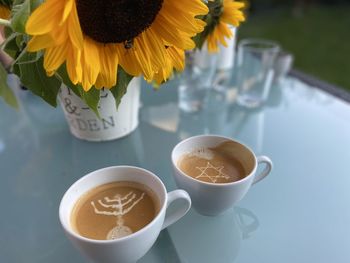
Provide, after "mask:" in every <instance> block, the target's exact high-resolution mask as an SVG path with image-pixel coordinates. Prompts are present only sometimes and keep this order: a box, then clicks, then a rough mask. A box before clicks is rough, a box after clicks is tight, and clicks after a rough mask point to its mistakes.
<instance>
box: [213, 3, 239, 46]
mask: <svg viewBox="0 0 350 263" xmlns="http://www.w3.org/2000/svg"><path fill="white" fill-rule="evenodd" d="M243 7H244V3H242V2H236V1H234V0H223V3H222V12H221V14H220V15H219V17H218V19H217V21H216V25H215V28H214V29H213V31H212V32H211V33H210V34H209V35H208V38H207V42H208V51H209V52H216V51H218V44H219V43H221V44H222V45H224V46H225V47H227V43H226V40H225V38H231V37H232V31H231V30H230V28H229V25H232V26H235V27H238V26H239V24H240V22H243V21H244V20H245V18H244V15H243V12H242V11H241V10H240V9H241V8H243Z"/></svg>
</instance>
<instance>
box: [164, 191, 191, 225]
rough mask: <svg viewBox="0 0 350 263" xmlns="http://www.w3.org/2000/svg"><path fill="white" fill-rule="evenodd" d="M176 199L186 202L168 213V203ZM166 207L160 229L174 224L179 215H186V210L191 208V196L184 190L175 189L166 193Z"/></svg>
mask: <svg viewBox="0 0 350 263" xmlns="http://www.w3.org/2000/svg"><path fill="white" fill-rule="evenodd" d="M178 199H183V200H185V201H186V203H185V204H184V205H182V206H181V207H179V208H178V209H177V210H175V211H172V212H171V213H168V207H169V205H170V204H171V203H172V202H174V201H176V200H178ZM166 207H167V211H166V214H165V219H164V223H163V226H162V230H163V229H164V228H167V227H168V226H170V225H172V224H174V223H175V222H176V221H177V220H179V219H180V218H181V217H183V216H184V215H186V213H187V212H188V210H190V208H191V197H190V196H189V195H188V193H187V192H186V191H184V190H175V191H172V192H169V193H168V202H167V204H166Z"/></svg>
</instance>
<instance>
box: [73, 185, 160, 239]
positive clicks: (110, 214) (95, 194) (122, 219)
mask: <svg viewBox="0 0 350 263" xmlns="http://www.w3.org/2000/svg"><path fill="white" fill-rule="evenodd" d="M158 210H159V204H158V200H157V198H156V195H155V193H153V191H152V190H151V189H149V188H148V187H146V186H145V185H142V184H138V183H135V182H115V183H110V184H105V185H101V186H98V187H96V188H94V189H92V190H90V191H89V192H87V193H86V194H84V195H83V196H81V197H80V199H79V200H78V202H77V203H76V204H75V207H74V209H73V211H72V216H71V223H72V226H73V229H74V230H75V231H76V232H77V233H78V234H80V235H82V236H84V237H87V238H91V239H97V240H110V239H118V238H121V237H124V236H127V235H130V234H132V233H134V232H136V231H138V230H140V229H142V228H143V227H145V226H146V225H147V224H149V223H150V222H151V221H152V220H153V219H154V217H155V216H156V215H157V213H158Z"/></svg>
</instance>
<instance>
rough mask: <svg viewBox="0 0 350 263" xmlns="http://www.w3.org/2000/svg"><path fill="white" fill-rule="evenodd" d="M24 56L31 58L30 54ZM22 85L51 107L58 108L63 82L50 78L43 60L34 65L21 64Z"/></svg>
mask: <svg viewBox="0 0 350 263" xmlns="http://www.w3.org/2000/svg"><path fill="white" fill-rule="evenodd" d="M24 56H31V55H29V53H27V54H25V55H24ZM18 66H19V69H20V79H21V82H22V84H23V85H24V86H25V87H26V88H28V89H29V90H31V91H32V92H33V93H34V94H36V95H38V96H39V97H41V98H42V99H44V100H45V101H46V102H47V103H49V104H50V105H51V106H54V107H56V106H57V94H58V91H59V89H60V86H61V82H60V81H59V80H58V79H57V78H56V77H48V76H47V75H46V72H45V69H44V68H43V58H40V59H39V60H38V61H36V62H34V63H25V64H19V65H18Z"/></svg>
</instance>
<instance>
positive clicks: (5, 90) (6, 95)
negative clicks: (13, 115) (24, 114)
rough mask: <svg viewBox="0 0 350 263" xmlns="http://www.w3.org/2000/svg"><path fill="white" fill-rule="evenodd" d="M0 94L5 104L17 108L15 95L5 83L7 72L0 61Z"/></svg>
mask: <svg viewBox="0 0 350 263" xmlns="http://www.w3.org/2000/svg"><path fill="white" fill-rule="evenodd" d="M0 96H1V97H3V99H4V100H5V102H6V103H7V104H9V105H10V106H12V107H14V108H16V109H18V103H17V99H16V96H15V95H14V94H13V92H12V89H11V88H10V87H9V86H8V84H7V72H6V70H5V69H4V67H3V66H2V64H1V63H0Z"/></svg>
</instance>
